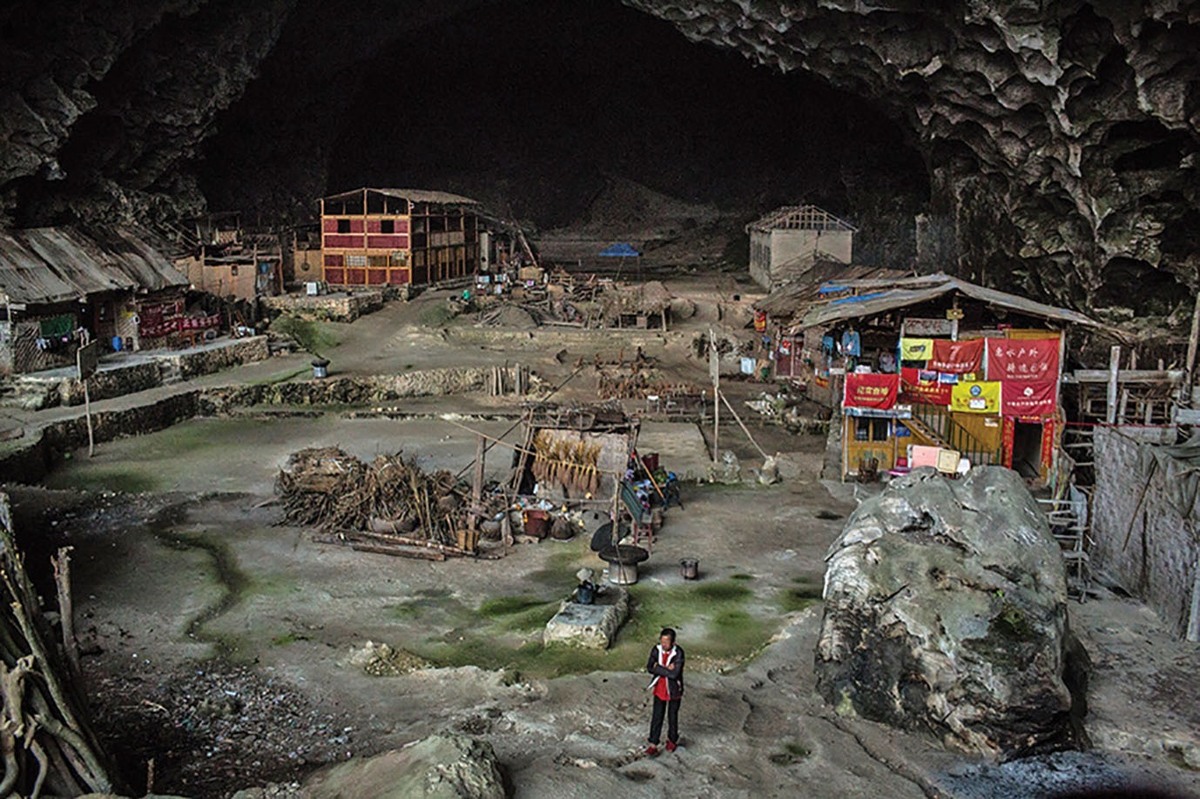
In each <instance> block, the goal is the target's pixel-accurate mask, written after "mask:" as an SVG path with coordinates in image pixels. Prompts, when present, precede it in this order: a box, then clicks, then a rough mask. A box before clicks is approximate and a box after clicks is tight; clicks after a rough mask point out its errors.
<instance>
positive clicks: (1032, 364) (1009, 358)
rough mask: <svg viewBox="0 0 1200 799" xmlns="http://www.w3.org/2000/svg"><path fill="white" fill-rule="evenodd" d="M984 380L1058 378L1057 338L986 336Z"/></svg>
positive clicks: (1041, 380) (1055, 379) (1050, 379)
mask: <svg viewBox="0 0 1200 799" xmlns="http://www.w3.org/2000/svg"><path fill="white" fill-rule="evenodd" d="M987 348H988V380H1004V381H1006V382H1007V381H1009V380H1018V381H1025V382H1030V383H1040V382H1045V381H1047V380H1049V381H1050V382H1051V383H1057V382H1058V339H1056V338H1048V339H1030V340H1027V341H1023V340H1020V339H1009V338H990V339H988V340H987Z"/></svg>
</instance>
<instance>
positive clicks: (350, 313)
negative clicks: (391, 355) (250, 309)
mask: <svg viewBox="0 0 1200 799" xmlns="http://www.w3.org/2000/svg"><path fill="white" fill-rule="evenodd" d="M383 301H384V295H383V290H382V289H368V290H365V291H355V292H346V291H337V292H333V293H332V294H319V295H317V296H315V297H310V296H308V295H306V294H284V295H282V296H279V297H263V298H262V300H261V302H262V304H263V305H265V306H266V307H268V308H271V309H273V310H276V311H281V312H283V313H286V314H290V315H291V316H295V317H299V318H300V319H310V320H313V321H328V322H353V321H354V320H355V319H357V318H358V317H360V316H365V315H366V314H369V313H371V312H372V311H378V310H379V309H380V308H382V307H383Z"/></svg>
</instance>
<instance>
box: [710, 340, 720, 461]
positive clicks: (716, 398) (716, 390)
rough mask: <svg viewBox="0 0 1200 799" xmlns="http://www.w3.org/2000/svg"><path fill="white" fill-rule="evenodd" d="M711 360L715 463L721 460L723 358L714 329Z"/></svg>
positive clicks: (711, 342)
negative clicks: (719, 352)
mask: <svg viewBox="0 0 1200 799" xmlns="http://www.w3.org/2000/svg"><path fill="white" fill-rule="evenodd" d="M708 346H709V360H708V368H709V371H710V372H712V383H713V463H714V464H716V463H717V462H718V461H719V460H720V458H721V358H720V355H719V354H718V353H717V340H716V337H715V336H714V335H713V329H712V328H711V327H710V328H709V329H708Z"/></svg>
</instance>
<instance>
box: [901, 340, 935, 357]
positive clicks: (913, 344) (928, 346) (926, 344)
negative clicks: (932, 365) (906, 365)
mask: <svg viewBox="0 0 1200 799" xmlns="http://www.w3.org/2000/svg"><path fill="white" fill-rule="evenodd" d="M932 357H933V339H931V338H902V339H900V360H902V361H928V360H929V359H930V358H932Z"/></svg>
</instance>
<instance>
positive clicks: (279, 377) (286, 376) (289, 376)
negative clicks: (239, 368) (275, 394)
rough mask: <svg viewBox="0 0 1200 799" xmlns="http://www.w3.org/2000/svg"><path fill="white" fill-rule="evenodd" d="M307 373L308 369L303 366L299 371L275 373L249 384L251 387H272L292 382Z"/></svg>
mask: <svg viewBox="0 0 1200 799" xmlns="http://www.w3.org/2000/svg"><path fill="white" fill-rule="evenodd" d="M308 372H309V367H307V366H305V367H302V368H300V369H293V370H290V371H287V372H276V373H275V374H273V375H270V376H269V377H264V378H262V379H261V380H255V381H252V382H251V383H250V385H252V386H274V385H278V384H279V383H286V382H288V381H289V380H294V379H295V378H297V377H300V376H301V375H306V374H308Z"/></svg>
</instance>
